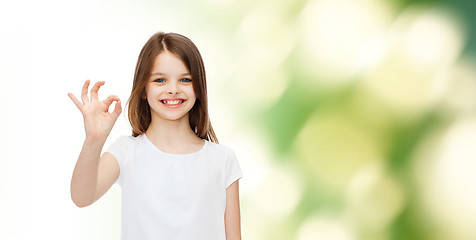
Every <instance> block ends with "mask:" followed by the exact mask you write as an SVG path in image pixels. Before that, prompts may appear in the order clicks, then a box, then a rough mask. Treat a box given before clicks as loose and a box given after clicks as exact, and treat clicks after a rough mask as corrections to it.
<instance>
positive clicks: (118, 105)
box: [111, 100, 122, 120]
mask: <svg viewBox="0 0 476 240" xmlns="http://www.w3.org/2000/svg"><path fill="white" fill-rule="evenodd" d="M121 112H122V107H121V100H119V101H117V102H116V106H114V111H113V112H112V114H111V116H112V117H113V118H114V120H116V119H117V118H118V117H119V115H121Z"/></svg>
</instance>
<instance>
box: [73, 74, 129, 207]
mask: <svg viewBox="0 0 476 240" xmlns="http://www.w3.org/2000/svg"><path fill="white" fill-rule="evenodd" d="M102 85H104V81H101V82H97V83H96V84H94V86H93V88H92V89H91V97H90V98H89V97H88V87H89V80H87V81H86V82H85V83H84V86H83V89H82V92H81V99H82V103H81V102H80V101H79V100H78V99H76V97H75V96H74V95H73V94H71V93H68V96H69V97H70V98H71V100H72V101H73V102H74V104H75V105H76V107H78V109H79V110H80V111H81V113H82V114H83V118H84V127H85V131H86V140H85V141H84V144H83V148H82V150H81V153H80V154H79V158H78V161H77V162H76V166H75V168H74V171H73V176H72V178H71V198H72V200H73V202H74V203H75V204H76V205H77V206H78V207H85V206H88V205H91V204H92V203H94V202H95V201H96V200H97V199H99V198H100V197H101V196H102V195H104V193H106V191H107V190H108V189H109V188H110V187H111V185H112V184H113V183H114V181H115V180H116V179H117V177H118V176H119V165H118V163H117V161H116V159H115V158H114V157H113V156H112V155H111V154H109V153H105V154H103V156H102V157H100V154H101V150H102V148H103V146H104V142H105V141H106V139H107V137H108V136H109V133H110V132H111V130H112V127H113V126H114V123H115V122H116V120H117V118H118V117H119V115H120V113H121V111H122V109H121V105H120V100H119V98H118V97H116V96H109V97H108V98H107V99H105V100H104V101H100V100H99V99H98V90H99V88H100V87H101V86H102ZM114 101H116V105H115V107H114V111H113V112H112V113H109V111H108V109H109V106H111V104H112V103H113V102H114Z"/></svg>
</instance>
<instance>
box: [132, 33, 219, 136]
mask: <svg viewBox="0 0 476 240" xmlns="http://www.w3.org/2000/svg"><path fill="white" fill-rule="evenodd" d="M164 51H168V52H171V53H173V54H175V55H177V56H178V57H180V59H182V61H183V62H184V63H185V66H187V68H188V70H189V71H190V74H191V75H192V84H193V90H194V91H195V95H196V96H197V100H196V101H195V104H194V105H193V107H192V109H190V111H189V122H190V127H191V128H192V130H193V131H194V132H195V134H196V135H197V136H198V137H200V138H202V139H207V140H209V141H212V142H215V143H218V139H217V137H216V135H215V132H214V131H213V128H212V124H211V123H210V118H209V116H208V101H207V82H206V77H205V67H204V64H203V59H202V56H201V55H200V52H199V51H198V48H197V47H196V46H195V44H193V42H192V41H191V40H190V39H188V38H187V37H185V36H182V35H180V34H177V33H163V32H159V33H156V34H154V35H153V36H152V37H151V38H150V39H149V41H147V43H146V44H145V45H144V47H143V48H142V50H141V52H140V54H139V58H138V59H137V65H136V70H135V73H134V83H133V85H132V91H131V96H130V97H129V100H128V105H129V106H128V115H129V122H130V123H131V126H132V136H134V137H137V136H139V135H140V134H143V133H145V132H146V131H147V129H148V128H149V125H150V122H151V114H150V106H149V103H148V102H147V99H144V98H143V97H142V96H144V95H145V87H146V85H147V81H148V79H149V78H150V74H151V69H152V66H153V65H154V60H155V58H156V57H157V55H159V54H160V53H162V52H164Z"/></svg>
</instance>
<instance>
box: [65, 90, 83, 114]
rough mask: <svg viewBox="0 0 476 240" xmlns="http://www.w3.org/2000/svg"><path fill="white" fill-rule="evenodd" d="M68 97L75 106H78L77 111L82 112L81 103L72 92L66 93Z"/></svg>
mask: <svg viewBox="0 0 476 240" xmlns="http://www.w3.org/2000/svg"><path fill="white" fill-rule="evenodd" d="M68 97H69V98H71V100H72V101H73V103H74V104H75V105H76V107H78V109H79V111H81V112H82V111H83V104H82V103H81V102H80V101H79V100H78V99H77V98H76V97H75V96H74V95H73V94H72V93H68Z"/></svg>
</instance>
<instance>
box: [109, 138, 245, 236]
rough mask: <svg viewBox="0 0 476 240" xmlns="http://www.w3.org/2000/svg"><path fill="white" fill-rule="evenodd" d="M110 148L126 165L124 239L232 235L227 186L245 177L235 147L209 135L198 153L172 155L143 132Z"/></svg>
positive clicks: (122, 179) (122, 181) (123, 174)
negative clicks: (227, 225) (227, 232)
mask: <svg viewBox="0 0 476 240" xmlns="http://www.w3.org/2000/svg"><path fill="white" fill-rule="evenodd" d="M106 152H109V153H111V154H112V155H114V157H115V158H116V159H117V161H118V163H119V166H120V174H119V178H118V179H117V181H116V182H117V183H118V184H119V185H120V186H121V188H122V213H121V215H122V220H121V222H122V231H121V239H122V240H138V239H140V240H146V239H153V240H156V239H166V240H174V239H181V240H190V239H203V240H215V239H216V240H225V239H226V237H225V221H224V214H225V207H226V206H225V205H226V204H225V203H226V188H227V187H228V186H230V185H231V184H232V183H233V182H235V181H236V180H238V179H240V178H241V177H242V172H241V168H240V166H239V163H238V160H237V159H236V155H235V153H234V151H233V150H232V149H231V148H230V147H228V146H226V145H221V144H216V143H213V142H210V141H207V140H205V145H204V146H203V147H202V149H200V150H199V151H197V152H194V153H190V154H170V153H165V152H162V151H160V150H159V149H158V148H157V147H156V146H155V145H153V144H152V142H150V140H149V139H147V137H146V135H145V134H142V135H139V136H137V137H132V136H122V137H120V138H118V139H117V140H116V141H115V142H114V143H113V144H112V145H111V146H110V147H109V148H108V149H107V151H106Z"/></svg>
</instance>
